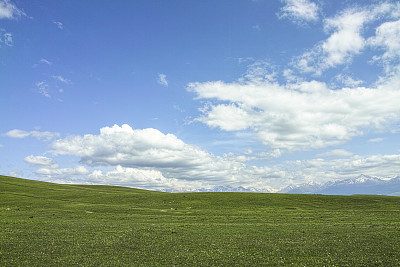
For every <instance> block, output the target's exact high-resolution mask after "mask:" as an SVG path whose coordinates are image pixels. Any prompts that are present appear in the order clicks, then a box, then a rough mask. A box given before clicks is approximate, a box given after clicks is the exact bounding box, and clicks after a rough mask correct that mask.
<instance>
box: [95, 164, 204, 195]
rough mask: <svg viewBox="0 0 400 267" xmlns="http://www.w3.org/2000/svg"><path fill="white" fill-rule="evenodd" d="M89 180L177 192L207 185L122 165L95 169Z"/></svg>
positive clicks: (155, 171) (98, 182) (156, 171)
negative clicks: (104, 169) (103, 170)
mask: <svg viewBox="0 0 400 267" xmlns="http://www.w3.org/2000/svg"><path fill="white" fill-rule="evenodd" d="M87 180H88V181H90V182H92V183H96V184H113V185H121V186H131V187H137V188H145V189H150V190H161V191H165V190H169V191H176V192H184V191H193V190H196V189H198V188H203V187H206V186H207V184H206V183H204V182H202V181H190V180H184V179H176V178H166V177H164V175H163V174H162V172H160V171H158V170H153V169H147V170H146V169H138V168H125V167H122V166H120V165H117V166H116V167H115V168H114V169H113V170H111V171H108V172H102V171H99V170H97V171H93V172H92V173H90V174H89V175H88V176H87Z"/></svg>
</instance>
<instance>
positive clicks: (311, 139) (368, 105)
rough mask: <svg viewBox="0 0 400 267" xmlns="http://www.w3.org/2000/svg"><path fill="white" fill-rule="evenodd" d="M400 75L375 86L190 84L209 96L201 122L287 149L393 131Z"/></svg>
mask: <svg viewBox="0 0 400 267" xmlns="http://www.w3.org/2000/svg"><path fill="white" fill-rule="evenodd" d="M398 77H399V75H393V76H391V77H387V78H386V79H383V81H382V82H381V83H379V85H377V86H375V87H354V88H347V87H346V88H342V89H336V88H330V87H329V86H328V85H327V84H326V83H324V82H320V81H316V80H312V81H301V82H296V83H287V84H285V85H282V84H279V83H278V82H276V81H270V80H268V79H264V80H260V79H258V78H257V79H251V80H249V79H247V80H246V79H245V80H243V79H239V80H238V81H236V82H230V83H226V82H223V81H212V82H194V83H189V84H188V86H187V90H188V91H190V92H194V93H196V95H197V99H209V100H212V101H213V102H212V103H208V104H207V105H206V106H204V107H203V108H202V109H201V111H202V116H200V117H198V118H197V120H198V121H200V122H202V123H204V124H206V125H208V126H210V127H211V128H216V127H217V128H220V129H222V130H224V131H243V130H246V131H252V132H254V133H256V134H257V136H258V138H259V140H260V141H262V143H264V144H265V145H267V146H269V147H270V148H271V149H279V150H281V151H295V150H308V149H314V148H322V147H327V146H332V145H338V144H341V143H344V142H346V141H348V140H350V139H351V138H352V137H355V136H360V135H363V133H364V130H365V129H379V130H383V131H384V130H387V129H388V128H387V127H388V125H390V123H393V122H396V121H398V120H399V114H400V106H399V105H398V103H399V99H400V90H399V89H398V88H400V87H399V83H400V79H399V78H398Z"/></svg>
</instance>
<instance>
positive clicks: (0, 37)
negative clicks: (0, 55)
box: [0, 28, 13, 47]
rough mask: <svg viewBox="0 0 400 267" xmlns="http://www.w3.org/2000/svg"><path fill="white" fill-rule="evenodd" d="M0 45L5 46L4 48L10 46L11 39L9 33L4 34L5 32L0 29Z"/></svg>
mask: <svg viewBox="0 0 400 267" xmlns="http://www.w3.org/2000/svg"><path fill="white" fill-rule="evenodd" d="M1 44H5V45H6V46H12V45H13V37H12V34H11V33H9V32H6V30H4V29H1V28H0V47H1Z"/></svg>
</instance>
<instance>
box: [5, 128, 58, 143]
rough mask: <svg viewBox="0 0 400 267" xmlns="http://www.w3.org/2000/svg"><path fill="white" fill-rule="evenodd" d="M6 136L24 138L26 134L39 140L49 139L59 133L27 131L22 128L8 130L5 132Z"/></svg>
mask: <svg viewBox="0 0 400 267" xmlns="http://www.w3.org/2000/svg"><path fill="white" fill-rule="evenodd" d="M6 136H8V137H11V138H25V137H28V136H32V137H35V138H37V139H40V140H46V141H49V140H51V139H53V138H55V137H58V136H60V134H59V133H57V132H47V131H45V132H41V131H30V132H27V131H23V130H18V129H14V130H11V131H8V132H7V133H6Z"/></svg>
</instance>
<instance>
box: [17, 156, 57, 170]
mask: <svg viewBox="0 0 400 267" xmlns="http://www.w3.org/2000/svg"><path fill="white" fill-rule="evenodd" d="M24 161H25V162H26V163H29V164H31V165H34V166H45V167H50V168H58V164H57V163H56V162H55V161H54V160H52V159H50V158H48V157H44V156H33V155H30V156H27V157H25V158H24Z"/></svg>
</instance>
